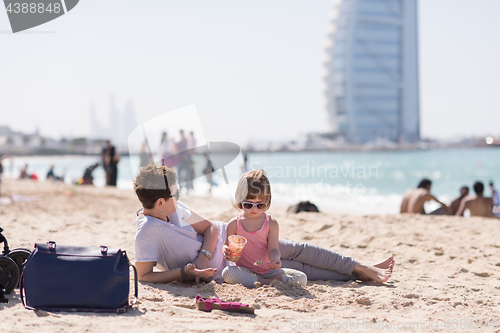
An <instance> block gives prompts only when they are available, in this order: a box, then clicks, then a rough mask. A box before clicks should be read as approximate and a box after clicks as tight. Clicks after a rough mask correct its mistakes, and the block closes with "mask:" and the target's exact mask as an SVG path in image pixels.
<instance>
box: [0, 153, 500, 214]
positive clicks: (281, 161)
mask: <svg viewBox="0 0 500 333" xmlns="http://www.w3.org/2000/svg"><path fill="white" fill-rule="evenodd" d="M499 156H500V149H499V148H494V147H492V148H477V149H446V150H445V149H442V150H440V149H435V150H419V151H384V152H286V153H250V154H248V160H247V169H257V168H263V169H265V170H266V172H267V174H268V176H269V178H270V180H271V186H272V195H273V202H275V203H278V204H284V205H291V204H294V203H296V202H298V201H302V200H309V201H311V202H313V203H315V204H316V205H317V206H318V207H319V209H320V210H323V211H335V212H343V213H351V214H372V213H381V214H385V213H389V214H391V213H397V212H399V204H400V202H401V198H402V195H403V193H404V192H405V191H406V190H407V189H408V188H412V187H416V186H417V184H418V182H419V181H420V179H422V178H424V177H425V178H429V179H431V180H432V182H433V184H432V189H431V192H432V193H433V194H434V195H435V196H437V197H438V198H439V199H440V200H442V201H443V202H445V203H449V202H450V201H451V200H452V199H453V198H455V197H457V196H458V193H459V188H460V187H461V186H463V185H468V186H469V187H470V188H471V191H472V184H473V183H474V181H476V180H480V181H483V182H484V183H485V187H486V189H485V195H486V196H489V195H490V194H491V192H490V190H489V187H488V186H487V183H488V182H489V181H493V182H495V184H498V185H500V158H499ZM96 162H99V157H97V156H43V157H42V156H36V157H15V158H12V159H8V160H6V161H4V177H9V178H17V177H18V175H19V172H20V169H21V168H22V166H23V165H24V164H25V163H28V164H29V168H28V172H29V173H36V174H37V175H38V177H39V181H42V182H43V181H45V175H46V173H47V170H48V168H49V165H50V164H54V165H55V173H56V174H58V175H60V174H63V173H64V175H65V182H66V183H68V184H70V183H71V182H74V181H76V180H77V179H78V178H80V177H81V176H82V174H83V172H84V170H85V168H86V167H87V166H89V165H91V164H93V163H96ZM195 162H196V164H195V165H196V167H195V173H196V175H197V176H198V177H199V178H197V179H196V180H195V182H194V186H195V194H196V195H206V193H207V190H208V183H207V182H206V178H205V176H204V175H203V174H202V172H201V170H202V169H203V168H204V166H205V164H206V160H205V158H204V157H203V156H201V155H196V156H195ZM138 164H139V158H138V156H130V157H129V156H124V157H122V159H121V161H120V164H119V176H118V177H119V180H118V188H120V189H122V190H124V191H130V190H132V178H133V175H134V173H135V172H136V170H137V168H138ZM242 170H243V159H242V156H241V155H240V156H239V157H238V158H237V159H236V160H234V161H233V162H232V163H230V164H229V165H227V167H225V168H224V172H225V173H226V175H227V180H228V183H229V185H228V186H225V183H226V182H225V179H224V176H223V173H222V170H217V171H216V172H215V173H214V176H213V179H214V181H215V182H216V183H217V184H218V186H216V187H214V189H213V191H212V193H213V196H215V197H220V198H228V200H229V197H230V196H232V195H233V194H234V187H235V183H236V182H237V180H238V178H239V176H240V175H241V173H242ZM94 183H95V185H96V186H98V187H102V186H104V171H103V169H102V168H99V169H96V170H95V171H94ZM434 207H437V206H436V205H433V204H429V205H428V206H426V209H427V210H431V209H433V208H434Z"/></svg>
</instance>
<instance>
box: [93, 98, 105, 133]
mask: <svg viewBox="0 0 500 333" xmlns="http://www.w3.org/2000/svg"><path fill="white" fill-rule="evenodd" d="M90 137H91V138H92V139H104V138H106V137H107V134H106V132H105V130H104V128H103V126H102V125H101V123H100V122H99V120H98V119H97V116H96V113H95V106H94V105H92V106H90Z"/></svg>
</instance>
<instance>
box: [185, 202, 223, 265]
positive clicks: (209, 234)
mask: <svg viewBox="0 0 500 333" xmlns="http://www.w3.org/2000/svg"><path fill="white" fill-rule="evenodd" d="M186 222H187V223H189V224H190V225H191V226H192V227H193V229H194V230H195V231H196V232H197V233H198V234H200V235H203V244H202V245H201V249H200V253H199V254H198V257H197V258H196V260H195V261H194V262H193V264H195V266H196V267H198V268H201V269H203V268H207V267H208V262H209V260H210V259H209V258H208V257H207V256H206V255H204V254H203V253H202V252H201V251H202V250H208V251H210V253H214V251H215V247H216V246H217V239H218V238H219V229H218V228H217V226H216V225H215V224H213V223H212V222H210V221H208V220H207V219H205V218H204V217H202V216H200V215H198V214H196V213H195V212H193V211H191V216H190V217H188V218H187V219H186Z"/></svg>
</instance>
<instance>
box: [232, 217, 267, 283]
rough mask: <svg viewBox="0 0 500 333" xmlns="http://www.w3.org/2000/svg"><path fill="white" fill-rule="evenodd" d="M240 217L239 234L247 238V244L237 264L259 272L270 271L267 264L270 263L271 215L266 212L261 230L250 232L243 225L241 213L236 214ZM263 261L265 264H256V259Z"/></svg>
mask: <svg viewBox="0 0 500 333" xmlns="http://www.w3.org/2000/svg"><path fill="white" fill-rule="evenodd" d="M236 218H237V219H238V227H237V231H236V232H237V234H238V235H240V236H243V237H245V238H246V239H247V244H246V245H245V247H244V248H243V252H242V253H241V257H240V260H238V262H237V263H236V266H241V267H245V268H248V269H249V270H251V271H252V272H255V273H257V274H265V273H267V272H269V271H270V269H269V268H267V266H266V264H267V263H269V256H268V253H267V240H268V236H269V219H270V218H271V215H269V214H267V213H266V219H265V221H264V224H263V225H262V227H261V228H260V229H259V230H256V231H252V232H248V231H246V230H245V229H244V228H243V226H242V225H241V219H240V215H239V214H238V215H236ZM258 260H259V261H262V262H263V263H264V265H263V266H258V265H254V263H255V262H256V261H258Z"/></svg>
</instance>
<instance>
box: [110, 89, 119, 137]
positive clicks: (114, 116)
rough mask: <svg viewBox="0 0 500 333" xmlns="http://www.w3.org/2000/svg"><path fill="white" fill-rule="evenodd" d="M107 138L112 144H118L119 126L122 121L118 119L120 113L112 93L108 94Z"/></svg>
mask: <svg viewBox="0 0 500 333" xmlns="http://www.w3.org/2000/svg"><path fill="white" fill-rule="evenodd" d="M108 117H109V118H108V119H109V122H108V133H109V134H108V138H109V139H110V140H111V142H112V143H113V144H119V141H120V127H121V124H122V121H121V119H120V113H119V112H118V110H117V109H116V106H115V99H114V97H113V95H110V96H109V114H108Z"/></svg>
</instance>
